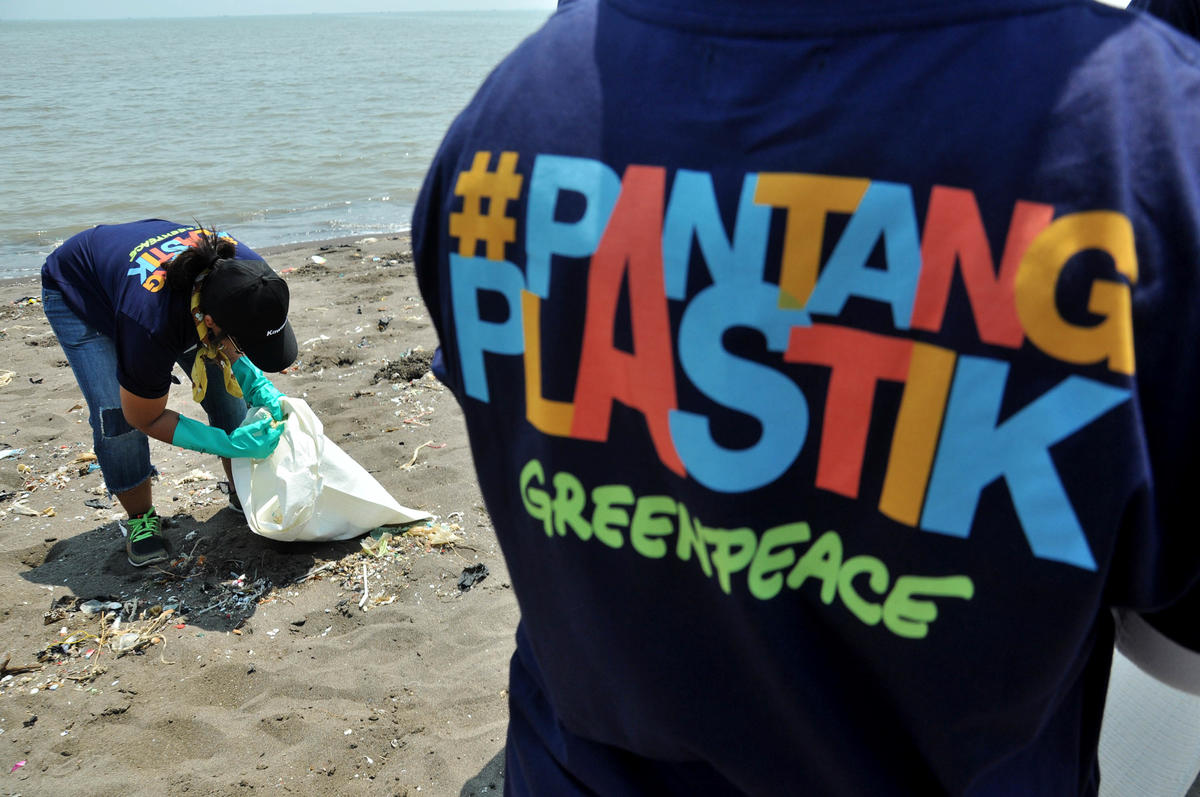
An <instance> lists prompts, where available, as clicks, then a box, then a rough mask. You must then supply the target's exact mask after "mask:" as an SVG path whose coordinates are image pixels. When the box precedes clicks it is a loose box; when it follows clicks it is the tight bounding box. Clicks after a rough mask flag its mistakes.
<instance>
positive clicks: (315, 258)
mask: <svg viewBox="0 0 1200 797" xmlns="http://www.w3.org/2000/svg"><path fill="white" fill-rule="evenodd" d="M309 260H311V261H312V262H314V263H316V264H317V265H318V266H323V265H325V263H326V260H325V258H323V257H321V256H320V255H313V256H312V257H310V258H309Z"/></svg>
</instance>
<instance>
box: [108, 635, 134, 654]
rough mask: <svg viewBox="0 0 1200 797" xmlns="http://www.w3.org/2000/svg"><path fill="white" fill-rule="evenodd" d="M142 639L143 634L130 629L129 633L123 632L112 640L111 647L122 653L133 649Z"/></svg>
mask: <svg viewBox="0 0 1200 797" xmlns="http://www.w3.org/2000/svg"><path fill="white" fill-rule="evenodd" d="M140 641H141V634H138V633H136V632H133V631H130V632H129V633H126V634H121V635H120V636H119V637H117V638H116V639H114V640H113V641H112V642H110V643H109V647H111V648H112V649H113V650H114V651H115V652H117V653H121V652H122V651H126V650H132V649H133V648H134V646H135V645H137V643H138V642H140Z"/></svg>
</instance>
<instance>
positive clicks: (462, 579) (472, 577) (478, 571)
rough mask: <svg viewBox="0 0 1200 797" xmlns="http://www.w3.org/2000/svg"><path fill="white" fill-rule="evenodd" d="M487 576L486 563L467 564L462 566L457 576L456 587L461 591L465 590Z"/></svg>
mask: <svg viewBox="0 0 1200 797" xmlns="http://www.w3.org/2000/svg"><path fill="white" fill-rule="evenodd" d="M487 577H488V569H487V565H485V564H484V563H483V562H477V563H476V564H473V565H469V566H467V567H464V568H463V571H462V575H461V576H459V578H458V588H459V589H460V590H462V591H463V592H466V591H467V590H469V589H470V588H471V587H473V586H475V585H476V584H478V583H479V582H480V581H483V580H484V579H485V578H487Z"/></svg>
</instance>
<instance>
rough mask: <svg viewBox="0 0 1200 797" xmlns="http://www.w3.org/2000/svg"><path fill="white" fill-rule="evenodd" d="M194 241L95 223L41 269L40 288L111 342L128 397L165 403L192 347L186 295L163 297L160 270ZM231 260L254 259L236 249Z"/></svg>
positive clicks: (173, 227)
mask: <svg viewBox="0 0 1200 797" xmlns="http://www.w3.org/2000/svg"><path fill="white" fill-rule="evenodd" d="M199 235H200V232H199V228H197V227H194V226H190V225H186V224H178V223H176V222H171V221H164V220H163V219H145V220H143V221H135V222H130V223H128V224H101V225H99V226H96V227H92V228H91V229H88V230H84V231H83V232H80V233H77V234H76V235H73V236H71V237H70V238H68V239H67V240H66V241H64V242H63V244H62V246H60V247H58V248H57V249H55V250H54V251H53V252H52V253H51V254H50V256H49V257H48V258H47V259H46V263H45V265H43V266H42V284H43V285H45V286H47V287H50V288H55V289H57V290H59V291H62V294H63V299H64V301H66V303H67V306H68V307H70V308H71V309H72V310H73V311H74V312H75V314H76V315H78V316H79V317H80V318H82V319H84V320H86V321H87V322H88V323H89V324H91V325H92V326H93V327H95V328H96V329H97V330H98V331H100V332H101V333H103V334H104V335H107V336H108V337H110V338H112V340H113V341H114V342H115V344H116V348H117V381H118V382H120V384H121V387H123V388H125V389H126V390H128V391H129V392H130V393H133V394H134V395H135V396H142V397H144V398H158V397H160V396H165V395H166V394H167V391H168V390H169V389H170V387H171V369H172V368H173V367H174V365H175V361H176V360H177V359H178V358H179V357H180V356H181V355H182V354H183V353H184V352H186V351H188V350H189V349H191V348H193V347H195V346H196V344H197V342H198V341H197V338H196V325H195V323H194V322H193V321H192V319H191V312H190V302H191V294H190V293H180V292H173V291H170V290H167V289H166V283H165V272H164V270H163V268H162V266H163V264H164V263H166V262H167V261H169V260H170V259H171V258H173V257H175V255H177V254H179V253H180V252H182V251H183V250H185V249H187V248H188V247H189V246H191V245H193V244H194V243H195V242H196V241H197V240H198V238H199ZM231 240H232V239H231ZM235 256H236V257H238V258H242V259H246V260H262V258H261V257H259V255H258V254H256V253H255V252H253V251H252V250H250V249H249V247H246V246H244V245H242V244H240V243H239V244H237V253H236V255H235Z"/></svg>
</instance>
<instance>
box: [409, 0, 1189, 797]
mask: <svg viewBox="0 0 1200 797" xmlns="http://www.w3.org/2000/svg"><path fill="white" fill-rule="evenodd" d="M1198 62H1200V47H1197V46H1196V45H1195V43H1192V42H1189V41H1187V40H1186V39H1185V38H1184V37H1182V36H1180V35H1177V34H1175V33H1173V32H1171V31H1169V30H1168V29H1167V27H1166V26H1165V25H1161V24H1159V23H1157V22H1154V21H1152V20H1150V19H1148V18H1140V17H1139V18H1135V17H1134V16H1133V15H1130V14H1126V13H1124V12H1120V11H1116V10H1113V9H1109V8H1106V7H1103V6H1100V5H1098V4H1092V3H1090V2H1079V3H1061V2H1055V3H1039V2H991V3H986V4H983V3H960V4H950V3H945V4H937V3H934V4H913V3H911V2H908V0H890V1H888V2H872V3H854V2H849V3H848V2H844V0H843V1H842V2H832V1H830V2H817V3H792V2H785V1H784V0H777V1H776V2H766V3H757V4H742V3H736V2H732V0H731V1H730V2H717V1H716V0H706V1H705V2H690V3H664V2H637V1H636V0H616V1H615V2H601V3H599V4H596V3H593V2H582V1H580V2H573V3H570V4H567V5H565V6H564V7H563V8H562V9H560V11H559V13H558V14H556V15H555V16H554V17H553V18H552V19H551V20H550V21H549V22H548V23H547V25H546V26H545V28H544V29H543V30H542V31H540V32H539V33H538V34H535V35H534V36H533V37H532V38H531V39H530V40H529V41H527V42H526V43H525V44H524V45H522V47H520V48H519V49H518V50H517V51H516V52H515V53H514V54H513V56H511V57H510V58H509V59H508V60H507V61H506V62H505V63H504V64H503V65H501V67H499V68H498V69H497V71H496V72H495V73H494V74H493V75H492V76H491V77H490V78H489V80H488V81H487V82H486V83H485V84H484V86H483V87H482V89H481V90H480V92H479V94H478V95H477V97H476V98H475V100H474V101H473V102H472V104H471V105H470V106H469V107H468V109H467V110H466V111H465V112H464V114H463V115H462V116H461V117H460V118H459V119H458V120H457V121H456V123H455V125H454V126H453V127H452V129H451V131H450V133H449V134H448V136H447V140H446V142H445V143H444V144H443V148H442V151H441V152H440V153H439V156H438V159H437V161H436V162H435V164H434V166H433V169H432V171H431V173H430V175H429V177H428V179H427V182H426V186H425V189H424V192H423V194H422V198H421V201H420V203H419V205H418V208H417V212H416V214H415V216H414V222H413V234H414V249H415V252H416V257H417V265H418V273H419V276H420V278H421V283H422V290H423V292H424V295H425V298H426V302H427V304H428V306H429V308H430V311H431V313H432V315H433V317H434V320H435V322H436V323H437V325H438V330H439V334H440V336H441V341H442V349H441V352H442V354H441V360H440V368H439V374H440V375H441V376H442V378H443V379H444V380H445V381H446V382H447V383H448V384H449V385H450V386H451V387H452V388H453V389H454V391H455V393H456V395H457V396H458V397H459V400H460V401H461V403H462V405H463V408H464V413H465V416H466V419H467V424H468V427H469V431H470V434H471V441H472V446H473V449H474V454H475V462H476V467H477V469H478V471H479V477H480V483H481V486H482V488H483V491H484V495H485V497H486V499H487V503H488V507H489V510H490V512H491V514H492V516H493V519H494V522H495V525H496V530H497V533H498V535H499V537H500V541H501V543H502V546H503V548H504V552H505V555H506V558H507V560H508V563H509V569H510V571H511V574H512V579H513V586H514V588H515V590H516V593H517V597H518V599H519V601H520V606H521V611H522V623H521V628H520V629H519V631H518V644H517V653H516V655H515V657H514V659H513V665H512V667H513V671H512V689H511V718H510V731H509V741H508V768H507V772H506V777H507V783H506V787H507V788H508V790H509V791H510V792H511V793H515V794H526V793H531V794H556V795H557V794H564V793H572V792H592V793H598V794H604V795H613V794H634V793H637V794H667V793H702V794H717V793H724V792H744V793H752V794H780V793H804V794H820V795H865V794H934V793H942V792H948V793H953V794H973V795H984V794H1022V795H1028V794H1045V795H1064V794H1087V793H1091V792H1094V791H1095V788H1096V778H1097V771H1096V770H1097V768H1096V764H1095V758H1096V738H1097V735H1098V725H1099V722H1100V716H1101V711H1102V707H1103V700H1104V691H1105V686H1106V680H1107V677H1108V667H1109V662H1110V657H1111V649H1112V643H1113V637H1114V622H1113V619H1112V615H1111V614H1110V607H1113V608H1118V609H1128V610H1132V611H1134V612H1139V611H1149V610H1154V609H1161V608H1163V607H1168V606H1170V605H1172V604H1174V603H1176V602H1178V601H1180V600H1181V598H1182V597H1183V596H1184V595H1185V593H1186V591H1187V589H1188V587H1189V584H1190V583H1191V582H1192V581H1193V580H1194V579H1195V577H1196V575H1197V573H1198V572H1200V538H1197V537H1196V535H1195V534H1194V533H1192V532H1191V531H1190V529H1189V528H1188V526H1187V524H1188V521H1187V520H1186V515H1185V514H1184V510H1185V508H1186V507H1187V506H1188V504H1187V503H1186V501H1187V499H1186V495H1187V490H1188V487H1189V485H1188V478H1187V475H1188V473H1190V472H1191V470H1193V469H1194V465H1192V459H1193V457H1194V452H1195V451H1196V450H1197V449H1198V447H1200V434H1198V432H1200V424H1198V421H1197V417H1196V414H1197V413H1196V411H1197V408H1198V407H1200V377H1198V376H1197V371H1196V369H1194V368H1191V367H1190V363H1188V362H1187V361H1186V359H1184V358H1185V357H1187V356H1188V355H1187V354H1185V353H1186V352H1189V351H1190V350H1191V346H1190V344H1191V341H1192V340H1194V339H1195V338H1196V336H1197V334H1198V333H1200V313H1198V312H1197V309H1196V308H1197V307H1200V284H1198V282H1200V139H1198V138H1197V136H1196V135H1195V131H1196V130H1198V129H1200V102H1198V98H1200V67H1198V66H1197V63H1198ZM1193 600H1194V598H1193ZM1179 616H1181V614H1180V611H1178V610H1176V611H1175V612H1174V613H1172V612H1170V611H1168V612H1167V613H1166V614H1163V615H1161V616H1160V617H1159V618H1158V619H1156V620H1155V621H1154V622H1155V623H1156V624H1157V625H1158V626H1159V627H1161V628H1164V629H1168V630H1169V632H1170V634H1171V636H1172V637H1173V638H1174V639H1176V640H1177V641H1178V642H1181V643H1183V644H1187V645H1190V646H1191V647H1192V648H1193V649H1200V639H1196V638H1195V634H1196V632H1195V631H1194V630H1193V631H1191V632H1190V633H1191V634H1192V635H1193V638H1192V639H1188V638H1187V633H1188V632H1186V631H1185V632H1180V631H1176V630H1174V629H1173V626H1174V625H1175V624H1176V623H1177V618H1178V617H1179ZM1189 616H1191V617H1194V616H1195V615H1194V614H1192V615H1189ZM1192 625H1194V624H1192ZM1143 626H1144V624H1143Z"/></svg>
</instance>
